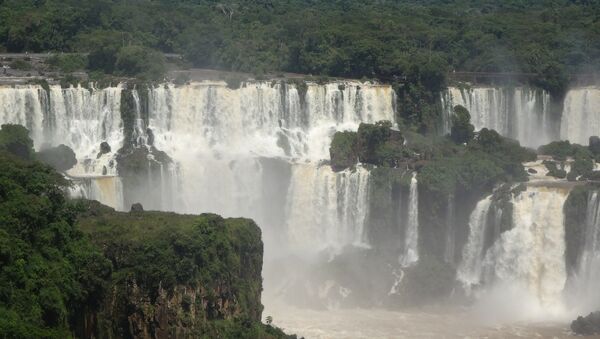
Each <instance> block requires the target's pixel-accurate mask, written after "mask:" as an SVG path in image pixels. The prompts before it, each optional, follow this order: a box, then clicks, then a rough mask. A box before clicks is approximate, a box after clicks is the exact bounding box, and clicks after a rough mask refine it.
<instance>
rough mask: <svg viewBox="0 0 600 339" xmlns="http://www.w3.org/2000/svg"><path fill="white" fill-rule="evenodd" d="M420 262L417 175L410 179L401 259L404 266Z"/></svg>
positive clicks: (414, 173) (414, 174)
mask: <svg viewBox="0 0 600 339" xmlns="http://www.w3.org/2000/svg"><path fill="white" fill-rule="evenodd" d="M418 260H419V191H418V182H417V173H416V172H413V174H412V178H411V179H410V191H409V196H408V213H407V222H406V233H405V236H404V252H403V254H402V256H401V257H400V264H401V265H402V266H410V265H412V264H413V263H415V262H417V261H418Z"/></svg>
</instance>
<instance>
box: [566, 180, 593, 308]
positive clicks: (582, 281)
mask: <svg viewBox="0 0 600 339" xmlns="http://www.w3.org/2000/svg"><path fill="white" fill-rule="evenodd" d="M584 239H585V241H584V244H583V248H582V249H581V255H580V257H579V262H578V264H579V266H578V267H577V271H576V272H575V276H574V277H573V280H574V283H573V284H572V285H573V286H572V287H571V289H572V297H574V299H575V301H576V303H577V307H578V308H579V310H578V311H579V312H581V313H585V312H592V311H596V310H597V307H598V306H599V305H600V291H599V290H598V281H600V198H599V194H598V191H592V192H589V195H588V201H587V211H586V217H585V238H584Z"/></svg>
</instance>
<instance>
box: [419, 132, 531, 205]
mask: <svg viewBox="0 0 600 339" xmlns="http://www.w3.org/2000/svg"><path fill="white" fill-rule="evenodd" d="M535 158H536V155H535V153H534V152H533V151H531V150H528V149H526V148H523V147H521V146H520V145H519V143H518V142H516V141H514V140H511V139H508V138H504V137H502V136H500V135H499V134H498V133H497V132H496V131H494V130H488V129H486V128H484V129H482V130H481V131H479V132H478V133H477V134H476V136H475V138H474V139H473V140H472V141H471V142H469V143H468V144H467V146H466V147H465V148H464V149H463V150H462V151H461V152H460V153H458V154H456V155H453V156H449V157H443V158H439V159H434V161H432V162H430V163H428V164H426V165H425V166H423V168H422V170H421V171H420V172H419V182H420V183H421V184H422V185H424V187H426V188H428V189H429V190H432V191H438V192H442V193H444V194H450V193H452V192H454V191H455V190H456V189H460V190H462V191H477V190H481V189H486V188H490V187H491V186H493V185H494V184H496V183H498V182H500V181H523V180H526V179H527V173H525V170H524V169H523V165H522V162H525V161H532V160H535Z"/></svg>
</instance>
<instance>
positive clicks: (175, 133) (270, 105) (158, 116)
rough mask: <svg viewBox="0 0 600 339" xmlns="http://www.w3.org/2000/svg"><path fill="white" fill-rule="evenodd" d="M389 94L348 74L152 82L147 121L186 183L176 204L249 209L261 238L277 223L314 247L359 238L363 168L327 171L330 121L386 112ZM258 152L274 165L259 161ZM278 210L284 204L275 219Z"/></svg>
mask: <svg viewBox="0 0 600 339" xmlns="http://www.w3.org/2000/svg"><path fill="white" fill-rule="evenodd" d="M303 98H304V99H303ZM393 100H394V94H393V91H392V89H391V88H390V87H389V86H380V85H369V84H363V83H359V82H352V81H348V82H337V83H330V84H327V85H317V84H308V86H307V88H306V93H305V94H304V97H303V94H302V93H300V92H299V90H298V89H297V88H296V87H295V86H293V85H287V84H283V83H271V82H258V83H248V84H244V85H242V87H241V88H239V89H230V88H228V87H227V86H226V85H225V84H224V83H210V82H206V83H193V84H191V85H189V86H174V85H164V86H158V87H155V88H153V89H151V90H150V92H149V95H148V111H149V112H148V113H149V124H148V127H149V128H150V129H152V131H153V133H154V135H155V145H156V147H157V148H158V149H160V150H162V151H165V152H166V153H167V154H168V155H169V156H171V157H172V158H173V159H174V160H175V161H176V162H177V163H178V165H179V176H180V180H181V182H184V183H185V185H182V187H181V192H180V195H181V196H182V203H181V205H180V206H177V207H176V208H175V210H177V211H180V212H196V213H197V212H199V211H212V212H215V213H219V214H223V215H225V216H246V217H251V218H253V219H255V220H256V221H257V222H258V223H259V225H262V226H263V227H264V228H265V229H266V230H267V231H266V232H265V233H266V235H265V236H266V237H267V239H266V241H269V240H268V237H269V235H270V234H275V233H284V235H285V237H286V239H287V240H288V241H290V244H292V245H293V246H298V247H303V246H304V247H311V248H313V249H314V250H317V249H318V248H322V247H326V246H330V245H334V244H335V245H336V246H343V245H344V244H363V243H364V241H365V240H364V238H363V234H362V233H363V230H362V228H363V223H364V219H365V215H366V201H367V193H368V189H367V185H368V172H367V171H366V170H363V169H361V168H358V169H357V170H356V171H355V172H349V171H345V172H341V173H334V172H332V171H331V169H330V168H329V166H328V165H320V161H321V160H323V159H328V158H329V144H330V141H331V137H332V136H333V133H334V132H335V131H338V130H356V129H357V128H358V125H359V124H360V122H375V121H379V120H392V121H393V119H394V109H393ZM265 158H269V159H279V163H280V165H279V166H276V167H278V168H275V169H273V166H271V167H269V168H266V167H265V161H264V159H265ZM267 186H268V187H271V189H270V190H269V189H265V187H267ZM273 186H275V188H273ZM273 190H275V191H273ZM275 210H278V211H279V210H281V211H284V215H283V216H280V219H279V220H277V221H276V222H274V221H273V213H274V211H275ZM282 223H283V224H284V225H285V227H282V226H283V225H282ZM271 227H272V228H276V230H272V229H269V228H271ZM279 245H281V246H283V244H279Z"/></svg>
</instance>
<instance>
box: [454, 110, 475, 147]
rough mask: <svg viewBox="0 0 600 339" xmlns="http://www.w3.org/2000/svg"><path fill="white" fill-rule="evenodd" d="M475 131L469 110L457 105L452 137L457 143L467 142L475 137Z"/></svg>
mask: <svg viewBox="0 0 600 339" xmlns="http://www.w3.org/2000/svg"><path fill="white" fill-rule="evenodd" d="M474 131H475V127H473V125H472V124H471V115H470V114H469V111H468V110H467V109H466V108H464V107H463V106H460V105H457V106H455V107H454V114H453V115H452V128H451V130H450V138H452V140H453V141H454V142H455V143H457V144H462V143H467V142H469V141H470V140H472V139H473V135H474Z"/></svg>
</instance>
